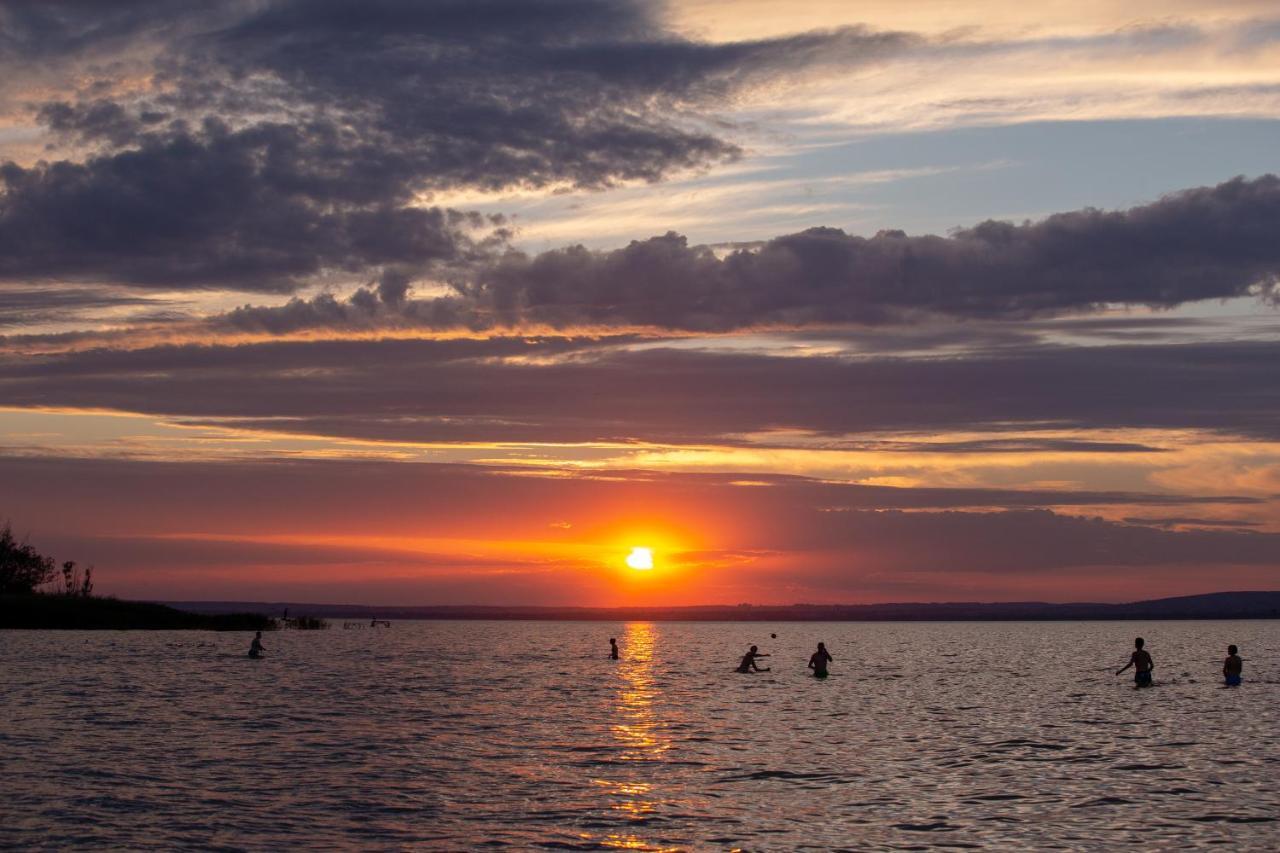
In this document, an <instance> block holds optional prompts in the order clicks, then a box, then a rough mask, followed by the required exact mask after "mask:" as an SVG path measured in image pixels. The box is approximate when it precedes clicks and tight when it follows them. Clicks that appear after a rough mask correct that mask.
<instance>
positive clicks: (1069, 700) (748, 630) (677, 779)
mask: <svg viewBox="0 0 1280 853" xmlns="http://www.w3.org/2000/svg"><path fill="white" fill-rule="evenodd" d="M770 632H777V634H778V639H777V640H770V639H769V633H770ZM1136 633H1141V634H1142V635H1143V636H1145V637H1146V638H1147V641H1148V648H1149V649H1150V650H1151V652H1152V654H1153V656H1154V657H1155V660H1156V665H1157V666H1156V679H1157V685H1156V687H1154V688H1152V689H1150V690H1142V691H1135V690H1134V689H1132V680H1131V678H1130V677H1129V675H1128V674H1126V675H1125V676H1122V677H1120V678H1116V677H1114V676H1113V675H1112V672H1113V671H1114V670H1115V669H1116V668H1118V667H1119V666H1120V665H1121V664H1123V663H1124V661H1125V660H1126V658H1127V654H1128V648H1129V646H1130V643H1131V642H1132V638H1133V636H1135V634H1136ZM610 635H616V636H617V637H618V638H619V640H620V645H621V647H622V649H623V658H624V659H623V660H622V661H619V662H613V661H610V660H608V659H607V654H608V638H609V636H610ZM249 639H250V637H249V635H242V634H214V633H202V632H201V633H188V632H174V633H168V632H156V633H144V632H137V633H106V632H103V633H80V632H61V633H60V632H41V633H35V632H0V845H7V846H17V847H22V848H31V847H48V848H55V847H56V848H66V847H75V846H112V847H131V848H138V847H152V848H175V847H202V848H206V847H218V848H226V849H234V848H248V849H255V850H259V849H266V848H269V847H277V846H285V845H287V846H291V847H292V846H302V845H307V846H320V847H330V848H333V847H355V846H359V847H363V848H405V847H417V848H433V849H441V848H444V849H460V848H478V847H485V846H494V845H511V846H514V847H516V848H538V847H549V848H561V849H581V850H594V849H608V848H634V849H642V850H650V849H670V848H675V849H726V848H733V847H739V848H744V849H749V850H792V849H802V848H816V849H828V848H833V847H844V848H853V849H868V848H896V849H925V848H930V847H969V846H978V847H982V846H991V847H1004V848H1009V847H1038V848H1043V847H1052V846H1058V847H1065V848H1070V849H1081V848H1093V849H1101V848H1115V847H1119V846H1125V845H1132V846H1137V847H1145V848H1162V847H1163V848H1167V847H1171V846H1174V845H1190V846H1195V845H1210V844H1217V845H1224V844H1225V845H1230V847H1231V848H1234V849H1268V848H1269V849H1275V848H1277V847H1280V823H1277V822H1276V821H1277V819H1278V818H1280V790H1278V787H1280V763H1278V761H1280V737H1278V735H1280V701H1278V700H1280V623H1276V622H1165V623H1161V622H1146V623H1138V624H1124V623H1037V624H1025V623H1022V624H974V623H965V624H847V623H819V624H768V623H749V624H748V623H716V624H699V623H656V624H650V623H631V624H626V625H611V624H590V623H588V624H583V623H538V622H482V623H468V622H426V623H408V622H401V623H396V624H395V625H394V626H393V627H392V628H391V629H379V630H369V629H367V628H366V629H364V630H359V631H355V630H352V631H345V630H342V629H341V627H340V623H339V626H338V627H337V628H335V629H333V630H329V631H324V632H279V633H276V634H269V635H267V637H266V641H265V642H266V646H267V648H268V649H269V650H270V658H269V659H265V660H261V661H251V660H249V659H247V658H246V657H245V656H244V651H245V649H247V648H248V645H249ZM817 640H825V641H826V643H827V646H828V648H829V649H830V650H831V652H832V654H833V655H834V656H835V663H834V664H833V666H832V677H831V678H830V679H828V680H827V681H825V682H822V681H817V680H815V679H812V678H807V677H806V676H805V667H804V665H805V662H806V661H807V660H808V655H809V653H810V651H811V650H812V646H813V645H814V644H815V642H816V641H817ZM1228 642H1234V643H1237V644H1238V645H1239V646H1240V647H1241V653H1242V655H1243V657H1244V658H1245V676H1246V682H1245V685H1244V686H1243V687H1242V688H1240V689H1235V690H1228V689H1223V688H1221V687H1220V686H1219V680H1220V678H1219V675H1218V673H1219V671H1220V668H1221V657H1222V656H1223V653H1224V652H1223V649H1224V647H1225V646H1226V644H1227V643H1228ZM750 643H758V644H759V645H760V646H761V648H762V649H763V650H764V651H769V652H773V657H772V658H770V659H768V661H766V662H767V663H771V664H772V665H773V671H772V672H769V673H761V674H758V675H738V674H735V673H734V672H732V668H733V666H734V665H735V664H736V662H737V658H738V656H739V655H740V654H741V653H742V651H744V650H745V647H746V646H747V645H749V644H750Z"/></svg>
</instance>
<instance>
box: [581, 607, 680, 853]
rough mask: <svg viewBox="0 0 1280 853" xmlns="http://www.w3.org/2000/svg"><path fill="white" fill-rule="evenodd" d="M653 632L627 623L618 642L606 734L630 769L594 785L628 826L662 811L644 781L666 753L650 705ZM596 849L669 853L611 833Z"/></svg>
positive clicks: (661, 724) (662, 727)
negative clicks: (611, 719)
mask: <svg viewBox="0 0 1280 853" xmlns="http://www.w3.org/2000/svg"><path fill="white" fill-rule="evenodd" d="M657 635H658V632H657V630H656V628H655V627H654V626H653V625H652V624H650V623H648V622H632V623H629V624H628V625H627V627H626V631H625V632H624V634H623V638H622V648H623V659H622V660H621V661H620V662H619V665H618V675H619V679H620V683H619V685H618V692H617V697H616V700H615V704H614V711H615V714H616V718H617V721H616V722H615V723H614V724H613V725H612V727H611V731H612V733H613V738H614V740H615V741H616V742H617V743H618V744H619V745H620V746H621V747H622V751H621V754H620V755H619V756H618V760H619V762H620V766H622V767H630V768H631V770H630V771H629V772H628V773H627V776H626V778H624V779H596V780H593V781H594V782H595V783H596V784H597V785H599V786H601V787H602V788H604V789H605V790H606V791H607V792H608V795H609V799H610V801H611V802H610V808H611V809H612V810H613V811H614V812H615V813H617V814H619V815H620V816H623V817H625V818H626V819H627V821H628V822H629V823H630V822H636V823H642V822H644V821H645V820H646V819H647V818H648V817H649V816H650V815H653V814H655V813H656V812H658V811H659V807H660V806H661V805H663V803H662V802H661V797H660V796H659V793H658V791H657V789H656V786H655V785H654V782H653V781H652V779H650V778H641V777H644V776H646V775H647V773H648V771H647V769H646V768H647V767H648V766H649V765H652V766H653V767H658V766H660V764H659V762H660V761H661V759H662V756H663V753H665V752H667V750H669V749H671V746H672V742H671V738H670V736H669V735H668V734H667V722H666V721H665V720H663V719H661V718H660V717H659V716H658V713H657V711H656V710H655V707H654V706H655V701H656V700H657V699H658V698H660V694H661V690H660V688H659V687H658V685H657V683H656V681H655V679H654V677H653V651H654V646H655V644H656V641H657ZM599 843H600V844H601V845H603V846H605V847H612V848H616V849H619V850H675V849H678V848H669V847H661V846H655V845H652V844H650V843H649V842H647V841H645V840H644V839H643V838H642V837H641V836H639V835H637V834H636V833H634V832H616V833H611V834H609V835H607V836H605V837H603V838H601V839H599Z"/></svg>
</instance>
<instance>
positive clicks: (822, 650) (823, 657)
mask: <svg viewBox="0 0 1280 853" xmlns="http://www.w3.org/2000/svg"><path fill="white" fill-rule="evenodd" d="M832 660H834V658H832V657H831V655H830V653H829V652H827V646H826V644H825V643H818V650H817V651H816V652H814V653H813V654H811V655H810V656H809V669H811V670H813V677H814V678H826V677H827V664H829V663H830V662H831V661H832Z"/></svg>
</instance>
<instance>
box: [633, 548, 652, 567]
mask: <svg viewBox="0 0 1280 853" xmlns="http://www.w3.org/2000/svg"><path fill="white" fill-rule="evenodd" d="M627 565H628V566H629V567H630V568H633V569H637V570H639V571H648V570H649V569H652V568H653V549H652V548H632V549H631V553H630V554H628V555H627Z"/></svg>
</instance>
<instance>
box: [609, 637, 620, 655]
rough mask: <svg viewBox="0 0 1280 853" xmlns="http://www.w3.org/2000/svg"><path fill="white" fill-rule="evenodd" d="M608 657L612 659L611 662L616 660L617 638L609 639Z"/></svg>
mask: <svg viewBox="0 0 1280 853" xmlns="http://www.w3.org/2000/svg"><path fill="white" fill-rule="evenodd" d="M609 657H610V658H612V659H613V660H617V659H618V638H617V637H610V638H609Z"/></svg>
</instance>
